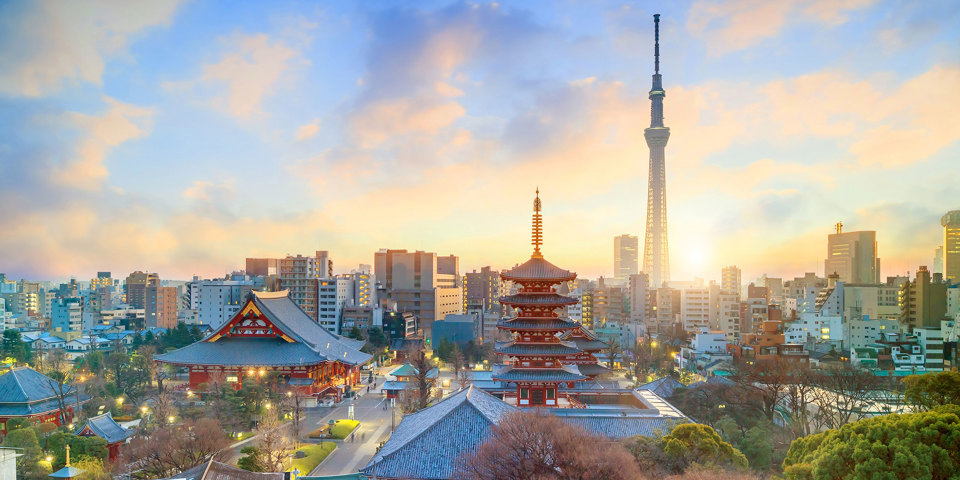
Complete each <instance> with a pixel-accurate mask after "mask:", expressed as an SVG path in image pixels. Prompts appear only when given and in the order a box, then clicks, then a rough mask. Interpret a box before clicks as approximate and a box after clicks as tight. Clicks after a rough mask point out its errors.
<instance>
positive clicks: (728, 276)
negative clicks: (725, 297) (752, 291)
mask: <svg viewBox="0 0 960 480" xmlns="http://www.w3.org/2000/svg"><path fill="white" fill-rule="evenodd" d="M742 282H743V280H742V279H741V273H740V268H738V267H737V266H736V265H729V266H726V267H723V269H722V270H720V290H722V291H723V292H724V293H733V294H736V295H737V298H738V299H739V298H740V289H741V285H743V283H742Z"/></svg>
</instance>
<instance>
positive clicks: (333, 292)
mask: <svg viewBox="0 0 960 480" xmlns="http://www.w3.org/2000/svg"><path fill="white" fill-rule="evenodd" d="M353 292H354V281H353V278H352V277H351V276H349V275H346V276H339V277H332V278H321V279H320V281H319V282H317V322H319V323H320V325H321V326H322V327H323V328H325V329H326V330H327V331H328V332H331V333H336V334H339V333H340V320H341V319H342V315H341V314H342V313H343V307H344V305H350V304H352V303H353V302H354V301H355V300H354V298H353ZM351 306H352V305H351Z"/></svg>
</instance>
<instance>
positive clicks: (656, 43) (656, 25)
mask: <svg viewBox="0 0 960 480" xmlns="http://www.w3.org/2000/svg"><path fill="white" fill-rule="evenodd" d="M653 73H660V14H659V13H655V14H653Z"/></svg>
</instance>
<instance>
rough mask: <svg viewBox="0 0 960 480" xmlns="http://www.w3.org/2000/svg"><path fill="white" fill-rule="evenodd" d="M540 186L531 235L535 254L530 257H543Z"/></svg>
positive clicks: (534, 207)
mask: <svg viewBox="0 0 960 480" xmlns="http://www.w3.org/2000/svg"><path fill="white" fill-rule="evenodd" d="M540 210H541V204H540V187H537V196H536V197H535V198H534V199H533V232H532V233H531V235H530V237H531V238H530V239H531V243H532V244H533V254H532V255H530V258H543V254H542V253H540V245H543V218H542V217H541V216H540Z"/></svg>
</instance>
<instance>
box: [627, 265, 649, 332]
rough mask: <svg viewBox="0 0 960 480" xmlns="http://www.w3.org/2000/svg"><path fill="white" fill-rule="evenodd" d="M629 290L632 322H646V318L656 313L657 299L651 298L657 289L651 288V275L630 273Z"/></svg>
mask: <svg viewBox="0 0 960 480" xmlns="http://www.w3.org/2000/svg"><path fill="white" fill-rule="evenodd" d="M628 291H629V294H628V295H629V306H630V321H631V322H633V323H646V320H645V319H646V318H648V317H653V316H655V315H656V313H655V311H654V310H653V306H654V305H656V299H653V298H651V294H655V292H656V290H653V289H651V288H650V277H649V276H647V274H646V273H643V272H640V273H635V274H633V275H630V279H629V286H628Z"/></svg>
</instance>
